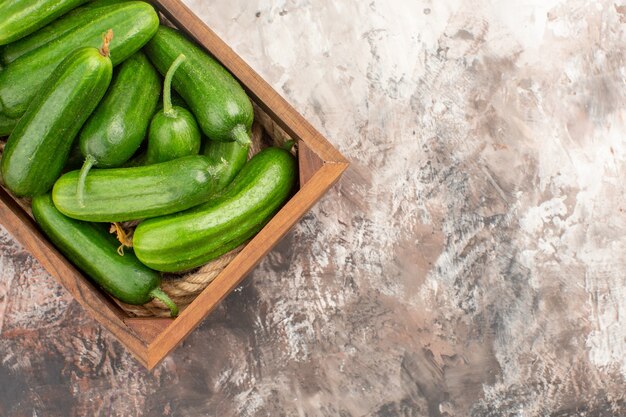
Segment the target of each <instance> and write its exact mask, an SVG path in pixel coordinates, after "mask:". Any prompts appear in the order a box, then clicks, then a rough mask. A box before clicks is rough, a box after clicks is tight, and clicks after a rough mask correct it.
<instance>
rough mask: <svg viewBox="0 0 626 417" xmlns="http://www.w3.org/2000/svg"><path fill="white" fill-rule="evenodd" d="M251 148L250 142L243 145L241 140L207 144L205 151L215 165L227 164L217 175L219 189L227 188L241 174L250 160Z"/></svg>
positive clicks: (216, 180)
mask: <svg viewBox="0 0 626 417" xmlns="http://www.w3.org/2000/svg"><path fill="white" fill-rule="evenodd" d="M249 150H250V145H249V144H246V145H241V144H240V143H239V142H213V141H211V142H208V143H206V144H205V147H204V152H203V153H204V155H205V156H206V157H207V158H209V161H211V163H212V164H213V165H215V166H219V165H220V164H224V165H225V166H224V168H223V169H222V170H220V172H219V173H218V175H217V176H216V177H215V182H216V183H217V185H216V187H217V189H218V190H222V189H223V188H225V187H226V186H227V185H228V184H230V183H231V182H232V181H233V180H234V179H235V177H236V176H237V174H239V171H241V169H242V168H243V167H244V165H245V164H246V162H247V161H248V152H249Z"/></svg>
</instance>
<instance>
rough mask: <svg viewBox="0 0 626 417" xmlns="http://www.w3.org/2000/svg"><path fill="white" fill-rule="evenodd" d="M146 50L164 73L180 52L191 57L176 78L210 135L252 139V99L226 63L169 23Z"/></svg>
mask: <svg viewBox="0 0 626 417" xmlns="http://www.w3.org/2000/svg"><path fill="white" fill-rule="evenodd" d="M144 50H145V52H146V54H147V55H148V58H150V60H151V61H152V63H153V64H154V66H155V67H157V69H158V70H159V71H160V72H161V74H165V73H166V72H167V70H168V69H169V67H170V66H171V65H172V63H173V62H174V60H175V59H176V58H177V57H178V56H179V55H180V54H184V55H185V56H186V57H187V59H186V61H185V62H183V63H182V65H181V66H180V68H179V69H178V71H177V72H176V75H175V76H174V79H173V81H172V82H173V85H174V88H175V89H176V91H177V92H178V93H179V94H180V95H181V96H182V97H183V98H184V99H185V101H186V102H187V104H188V105H189V108H190V109H191V111H192V113H193V114H194V115H195V116H196V118H197V119H198V124H200V127H201V128H202V131H203V132H204V134H205V135H206V136H208V138H209V139H211V140H215V141H218V142H231V141H235V140H236V141H238V142H240V143H242V144H244V143H249V142H250V129H251V128H252V120H253V118H254V112H253V110H252V103H251V102H250V99H249V98H248V96H247V95H246V92H245V91H244V90H243V88H241V85H239V83H238V82H237V80H235V78H234V77H233V76H232V75H231V74H230V73H229V72H228V71H227V70H226V69H225V68H224V67H223V66H222V65H220V64H219V63H218V62H217V61H216V60H215V59H213V58H212V57H211V56H210V55H209V54H207V53H206V52H205V51H204V50H203V49H202V48H200V47H199V46H198V45H196V44H195V43H193V42H192V41H190V40H188V39H187V38H186V37H185V36H184V35H182V34H181V33H179V32H178V31H176V30H174V29H170V28H167V27H165V26H161V27H160V28H159V30H158V31H157V33H156V35H154V37H153V38H152V40H151V41H150V42H148V44H147V45H146V47H145V48H144Z"/></svg>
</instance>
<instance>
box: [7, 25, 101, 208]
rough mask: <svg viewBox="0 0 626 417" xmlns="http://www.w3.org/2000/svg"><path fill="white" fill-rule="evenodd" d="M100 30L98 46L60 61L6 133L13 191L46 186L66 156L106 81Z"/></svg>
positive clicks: (22, 193) (32, 190)
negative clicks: (100, 44) (15, 124)
mask: <svg viewBox="0 0 626 417" xmlns="http://www.w3.org/2000/svg"><path fill="white" fill-rule="evenodd" d="M111 36H112V33H111V31H109V32H108V33H107V34H106V35H105V40H104V44H103V46H102V48H101V49H100V50H98V49H96V48H81V49H78V50H76V51H74V52H73V53H72V54H70V55H69V56H68V57H67V58H66V59H65V60H64V61H63V62H62V63H61V65H59V66H58V67H57V68H56V70H55V71H54V72H53V73H52V75H51V76H50V77H49V78H48V80H47V81H46V82H45V83H44V85H43V87H42V88H41V90H40V91H39V93H38V94H37V96H36V97H35V99H34V100H33V102H32V103H31V105H30V106H29V107H28V110H27V111H26V113H25V114H24V116H23V117H22V118H21V119H20V121H19V122H18V123H17V126H16V127H15V129H14V130H13V132H12V133H11V136H9V140H8V141H7V144H6V147H5V149H4V153H3V155H2V161H1V169H2V177H3V179H4V182H5V184H6V186H7V187H8V188H9V189H10V190H11V191H12V192H13V193H14V194H16V195H17V196H20V197H22V196H28V197H32V196H35V195H37V194H43V193H45V192H47V191H49V190H50V188H51V187H52V185H53V184H54V182H55V181H56V179H57V178H58V177H59V175H60V174H61V171H62V170H63V166H64V165H65V163H66V162H67V159H68V156H69V153H70V150H71V147H72V143H73V142H74V138H75V137H76V135H77V134H78V131H79V130H80V128H81V126H82V125H83V123H84V122H85V120H86V119H87V118H88V117H89V115H90V114H91V112H92V111H93V110H94V109H95V108H96V105H97V104H98V101H100V99H101V98H102V96H104V93H105V92H106V90H107V87H108V86H109V83H110V82H111V76H112V72H113V67H112V65H111V58H110V57H109V53H108V52H109V51H108V44H109V42H110V39H111Z"/></svg>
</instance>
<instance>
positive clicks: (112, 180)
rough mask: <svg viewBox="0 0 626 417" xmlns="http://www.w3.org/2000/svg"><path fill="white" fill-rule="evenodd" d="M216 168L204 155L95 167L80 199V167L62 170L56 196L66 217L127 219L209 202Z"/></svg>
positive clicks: (108, 219) (56, 200)
mask: <svg viewBox="0 0 626 417" xmlns="http://www.w3.org/2000/svg"><path fill="white" fill-rule="evenodd" d="M215 170H216V169H215V167H213V166H212V165H211V164H210V163H209V161H208V159H207V158H205V157H204V156H201V155H194V156H186V157H184V158H178V159H174V160H172V161H168V162H163V163H160V164H154V165H147V166H140V167H132V168H113V169H94V170H92V171H91V172H90V174H89V176H88V177H87V181H86V183H85V195H84V200H83V204H82V205H81V204H80V202H79V201H78V196H77V186H78V180H79V172H78V171H72V172H68V173H67V174H65V175H63V176H62V177H61V178H59V180H58V181H57V182H56V184H55V185H54V188H53V190H52V198H53V199H54V204H55V205H56V206H57V208H58V209H59V210H60V211H61V212H62V213H63V214H65V215H66V216H69V217H72V218H74V219H78V220H86V221H93V222H123V221H128V220H138V219H144V218H148V217H155V216H161V215H165V214H171V213H176V212H179V211H182V210H186V209H188V208H190V207H193V206H196V205H198V204H201V203H204V202H205V201H207V200H208V199H209V198H210V197H211V196H212V195H213V193H214V191H215V182H214V181H213V176H214V175H215Z"/></svg>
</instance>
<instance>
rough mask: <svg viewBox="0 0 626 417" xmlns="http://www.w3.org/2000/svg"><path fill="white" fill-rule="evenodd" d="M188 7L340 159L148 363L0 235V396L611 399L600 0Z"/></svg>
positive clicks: (42, 400) (616, 177)
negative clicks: (327, 183)
mask: <svg viewBox="0 0 626 417" xmlns="http://www.w3.org/2000/svg"><path fill="white" fill-rule="evenodd" d="M478 3H480V5H479V4H478ZM188 4H189V5H190V6H192V7H193V8H194V9H195V10H196V11H197V12H198V14H199V15H200V16H201V17H202V18H203V19H204V20H205V21H206V22H207V23H208V24H209V25H210V26H211V27H212V28H214V29H215V30H216V31H217V33H218V34H220V35H221V36H222V37H223V38H224V39H225V40H226V41H227V42H228V43H229V44H230V45H231V46H232V47H233V48H234V49H235V50H236V51H237V52H238V53H239V54H241V55H242V56H243V57H244V59H246V60H247V61H248V62H249V63H250V64H251V65H252V67H254V68H255V69H256V70H257V71H258V72H259V73H260V74H261V75H262V76H263V77H264V78H265V79H266V80H268V81H269V83H270V84H272V85H273V86H274V87H275V88H276V89H277V90H278V91H279V92H280V93H281V94H282V95H284V96H285V97H286V98H287V99H288V100H289V101H290V102H291V103H293V105H294V106H295V107H296V108H297V109H298V110H299V111H300V112H302V113H303V114H304V115H305V116H306V117H307V118H308V119H309V120H311V122H312V123H313V124H314V125H315V126H316V127H317V128H318V129H319V130H320V131H321V132H322V133H324V134H325V135H326V136H327V137H328V138H329V139H330V140H331V142H333V143H334V144H336V146H337V147H338V148H339V149H340V150H341V151H342V152H343V153H344V154H345V155H346V156H347V157H348V158H349V159H350V160H351V161H352V166H351V168H350V169H349V171H348V172H347V173H346V175H345V176H344V177H343V179H342V180H341V182H340V183H339V184H338V186H336V187H335V188H334V189H333V190H332V191H331V192H330V193H329V194H328V195H327V197H325V198H324V199H323V200H322V202H321V203H319V204H318V205H317V206H316V207H315V208H314V209H313V210H312V211H311V213H310V214H308V215H307V216H306V217H305V218H304V219H303V220H302V221H301V222H300V224H299V225H298V226H297V227H296V228H295V229H294V230H293V232H291V233H290V234H289V235H288V236H287V238H286V239H285V240H284V241H283V242H282V243H281V244H280V245H279V247H278V248H277V249H276V250H274V251H273V252H272V253H271V254H270V256H269V257H268V258H267V259H265V261H264V262H263V263H262V264H261V266H259V267H258V268H257V269H256V270H255V271H254V273H253V274H251V276H250V277H249V278H248V280H247V281H246V282H245V284H244V285H243V286H242V287H240V288H238V289H237V290H236V291H235V292H234V293H233V294H232V295H231V296H230V297H229V298H228V299H227V300H226V301H225V302H224V303H223V304H222V305H221V307H220V308H219V309H218V310H217V311H216V312H215V313H214V314H213V315H211V316H210V317H209V318H208V319H207V320H206V321H205V322H204V323H203V325H202V326H201V327H200V328H199V329H198V330H196V331H195V332H194V333H193V334H192V335H191V336H190V337H189V338H188V339H187V341H186V342H185V343H184V344H183V345H182V346H181V347H180V348H179V349H178V350H176V351H175V352H174V353H173V354H172V355H171V356H170V357H168V358H167V359H166V360H165V361H164V363H163V364H161V365H160V366H159V367H158V368H157V369H156V370H155V371H154V372H153V373H148V372H146V371H145V370H143V369H142V367H141V366H140V365H138V364H137V363H136V362H135V361H134V360H133V359H132V357H131V356H130V355H129V354H128V353H127V352H126V351H125V350H124V348H123V347H122V346H121V345H120V344H118V343H117V342H116V341H115V340H114V338H113V337H111V336H110V335H109V334H108V333H107V332H106V331H105V330H103V329H102V328H101V327H100V326H99V325H97V324H96V323H95V322H94V321H92V320H90V319H89V318H88V317H87V316H86V315H85V314H84V312H83V311H82V310H81V308H80V307H79V306H78V305H77V304H76V303H75V302H73V301H72V299H71V298H70V297H69V296H68V295H67V294H66V293H65V291H64V290H63V289H61V288H60V287H59V286H58V285H57V284H56V283H55V282H54V281H53V279H52V278H51V277H50V276H49V275H48V274H47V273H46V272H44V271H43V270H42V268H41V266H40V265H39V264H38V263H37V262H36V261H34V260H33V258H32V257H31V256H30V255H28V253H26V252H25V251H24V250H23V249H22V248H21V247H20V246H19V245H18V244H17V243H15V241H14V240H13V239H12V238H11V237H10V236H9V235H8V234H7V233H6V232H5V231H1V232H0V331H1V334H0V385H1V387H0V415H2V416H29V417H30V416H108V415H115V416H140V415H142V416H163V415H165V416H273V417H274V416H311V417H312V416H339V417H357V416H379V417H395V416H589V417H591V416H620V415H621V416H623V415H626V405H625V402H624V392H625V391H626V389H625V388H626V381H625V377H626V355H625V345H626V340H625V339H626V294H625V289H626V257H625V255H626V236H625V232H626V214H625V212H624V210H626V200H625V198H624V197H625V193H626V185H625V181H624V178H626V139H625V135H626V85H625V79H626V66H625V63H624V59H625V54H624V52H625V49H626V33H625V27H626V6H624V4H623V2H615V1H604V0H602V1H589V0H571V1H557V0H509V1H497V0H492V1H482V2H476V1H470V0H432V1H428V0H411V1H409V0H368V1H363V0H340V1H330V0H318V1H313V0H289V1H285V0H273V1H268V0H213V1H211V2H201V1H188Z"/></svg>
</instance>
